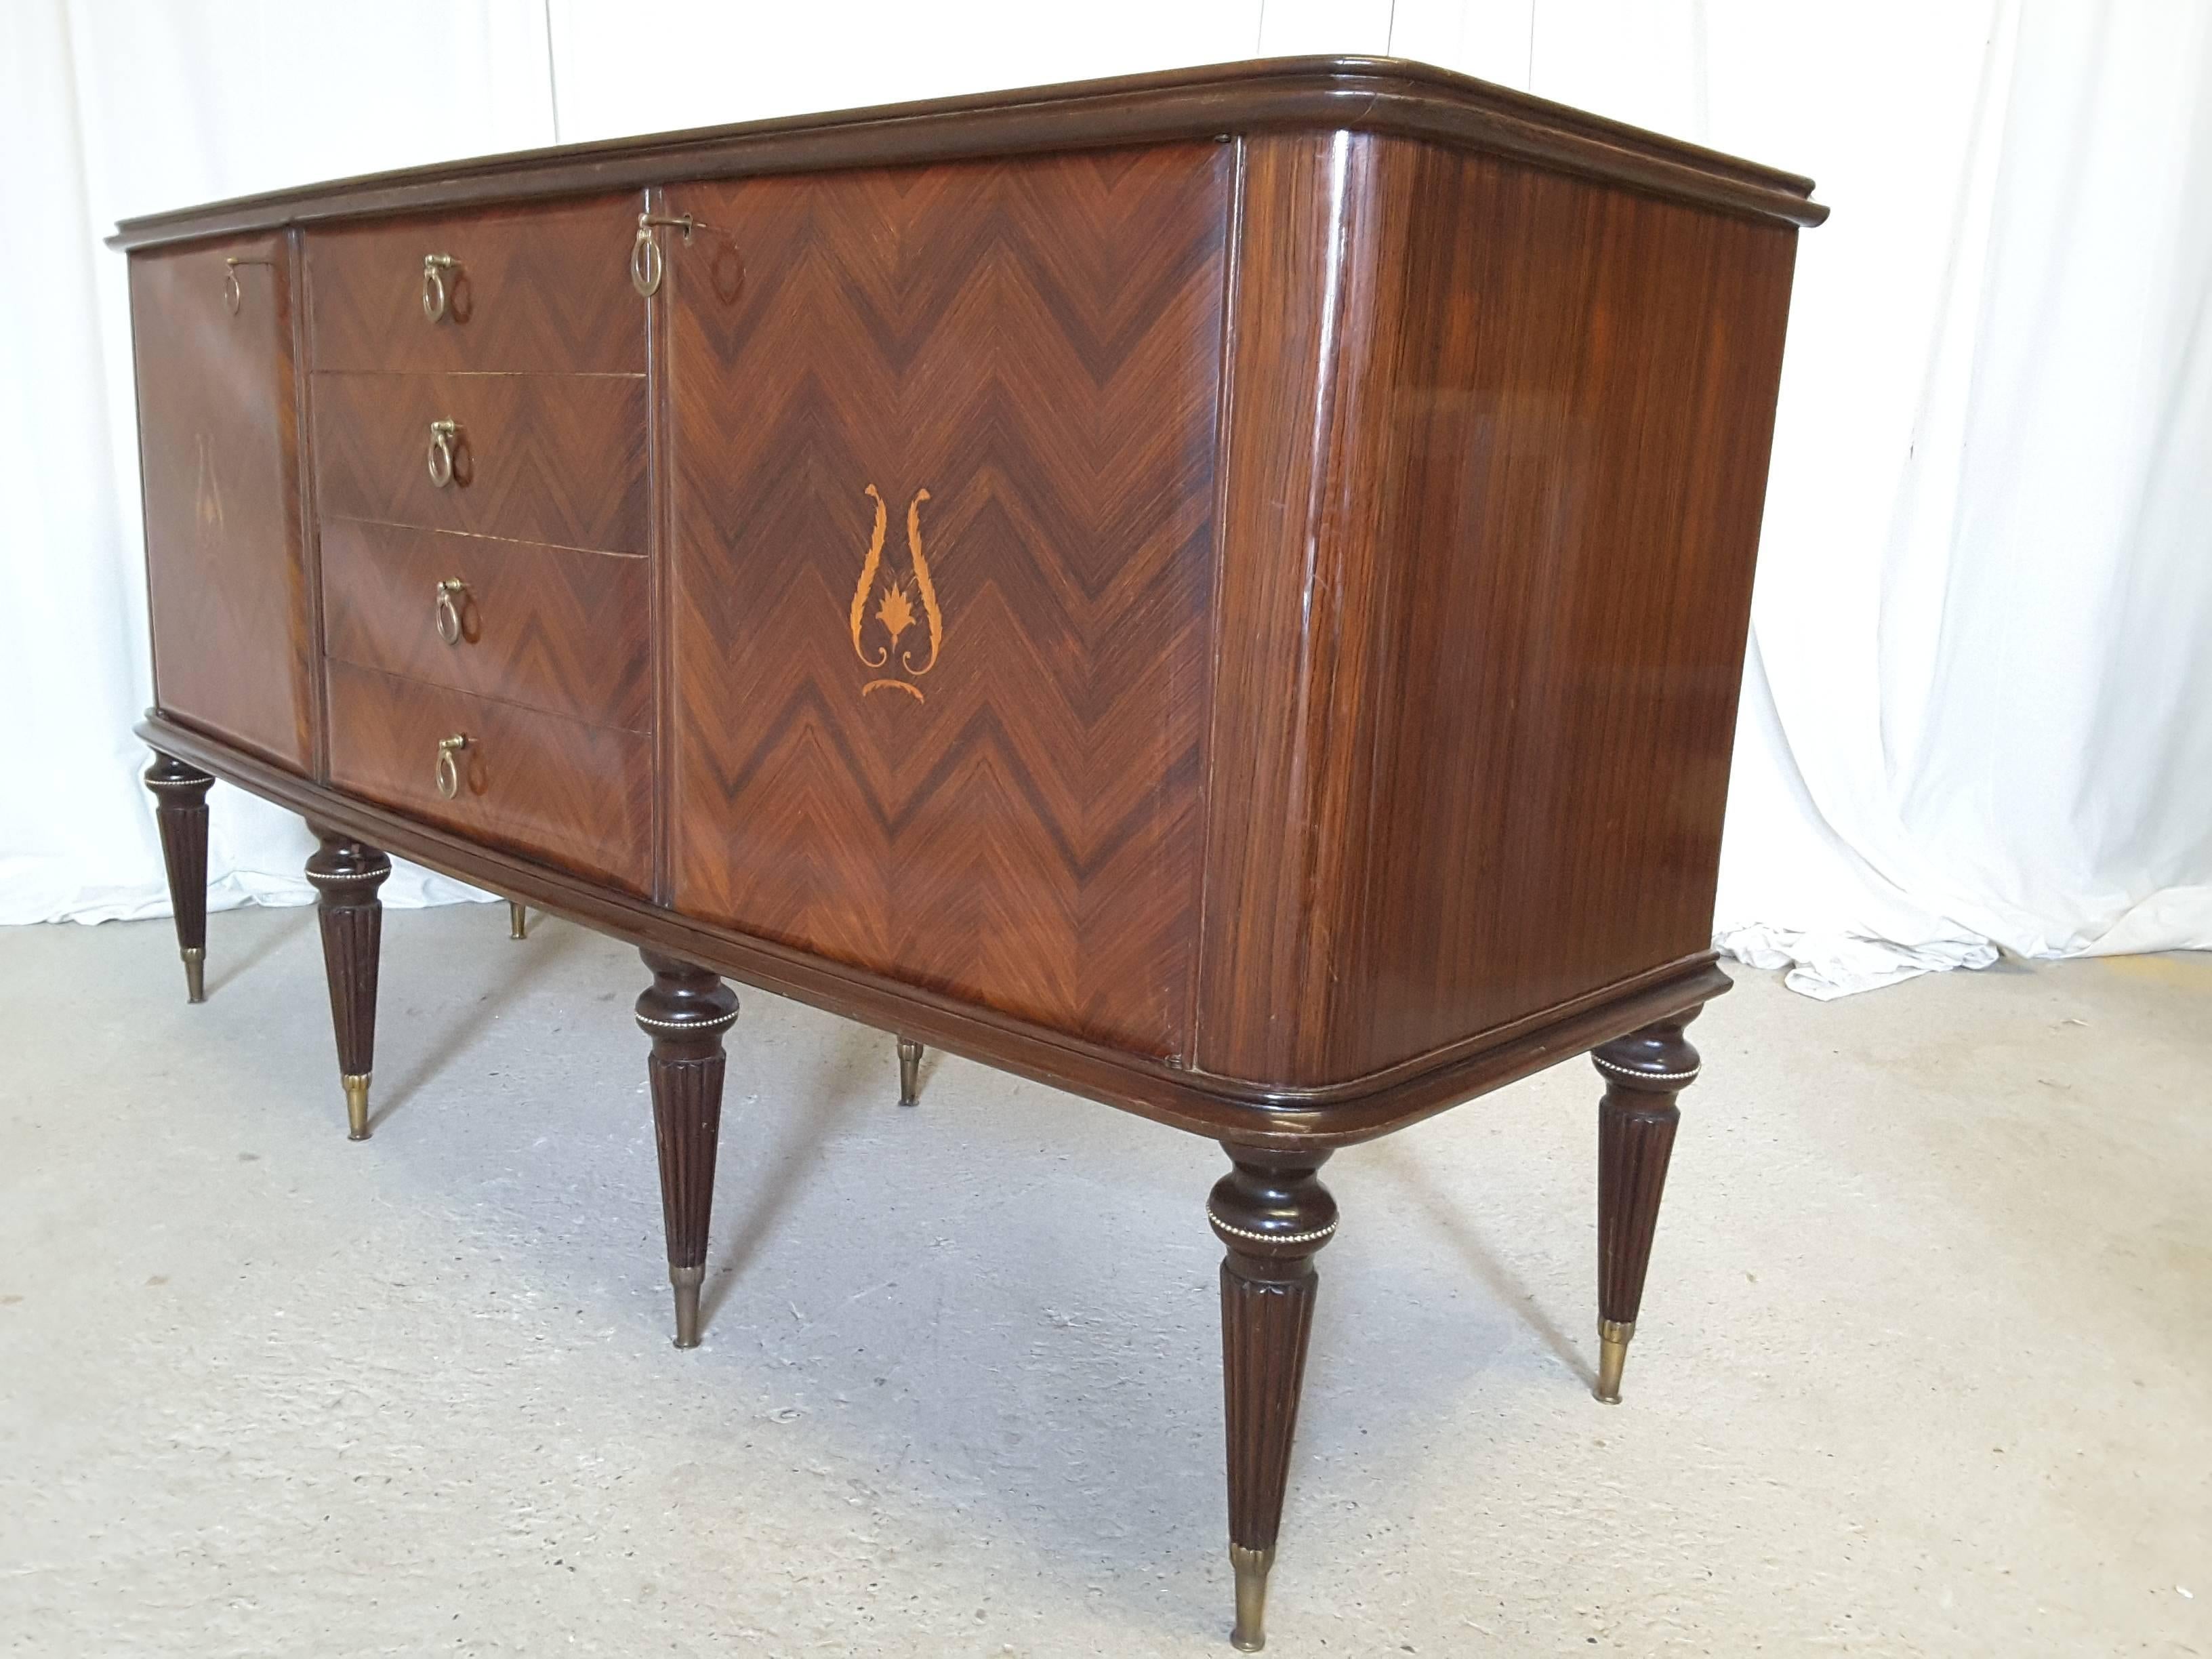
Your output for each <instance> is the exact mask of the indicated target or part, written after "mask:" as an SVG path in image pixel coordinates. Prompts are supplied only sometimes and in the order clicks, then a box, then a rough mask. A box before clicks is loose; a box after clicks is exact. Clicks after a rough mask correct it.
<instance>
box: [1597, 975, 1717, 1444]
mask: <svg viewBox="0 0 2212 1659" xmlns="http://www.w3.org/2000/svg"><path fill="white" fill-rule="evenodd" d="M1698 1014H1699V1010H1697V1009H1695V1008H1692V1010H1691V1011H1690V1012H1688V1013H1686V1014H1685V1015H1683V1016H1682V1017H1681V1018H1679V1019H1668V1020H1662V1021H1660V1022H1659V1023H1658V1024H1656V1025H1647V1026H1645V1027H1644V1029H1643V1030H1640V1031H1638V1032H1636V1033H1635V1034H1633V1035H1632V1036H1625V1037H1619V1038H1616V1039H1615V1040H1614V1041H1613V1042H1608V1043H1606V1044H1604V1045H1603V1046H1602V1047H1601V1048H1598V1049H1597V1050H1596V1051H1595V1052H1594V1053H1593V1054H1591V1055H1590V1060H1591V1061H1592V1063H1593V1064H1595V1066H1597V1069H1598V1075H1599V1076H1601V1077H1602V1078H1603V1079H1605V1097H1604V1099H1603V1100H1601V1102H1600V1103H1599V1104H1598V1129H1597V1306H1598V1370H1597V1387H1596V1389H1595V1390H1594V1392H1595V1394H1596V1395H1597V1397H1598V1398H1599V1399H1600V1400H1602V1401H1605V1402H1606V1403H1607V1405H1609V1406H1617V1405H1619V1404H1620V1372H1621V1367H1622V1366H1623V1365H1624V1364H1626V1363H1627V1359H1628V1340H1629V1338H1630V1337H1632V1336H1633V1335H1635V1334H1636V1316H1637V1312H1638V1309H1639V1308H1640V1307H1641V1305H1642V1304H1643V1301H1644V1269H1645V1268H1647V1267H1649V1266H1650V1262H1651V1237H1652V1234H1653V1233H1654V1232H1655V1231H1656V1230H1657V1228H1658V1225H1659V1200H1660V1196H1661V1194H1662V1193H1663V1192H1664V1191H1665V1189H1666V1186H1667V1160H1668V1156H1669V1155H1670V1154H1671V1153H1672V1152H1673V1151H1674V1126H1675V1124H1676V1123H1677V1122H1678V1121H1680V1116H1681V1114H1680V1110H1679V1109H1677V1108H1676V1106H1675V1104H1674V1097H1675V1095H1676V1094H1677V1093H1678V1092H1680V1091H1681V1090H1683V1089H1685V1088H1686V1087H1688V1086H1689V1085H1690V1084H1692V1082H1694V1081H1695V1080H1696V1079H1697V1075H1698V1051H1697V1050H1696V1049H1695V1048H1692V1047H1691V1046H1690V1043H1689V1040H1688V1039H1687V1038H1686V1037H1685V1036H1683V1035H1682V1028H1683V1027H1684V1026H1685V1025H1687V1024H1689V1023H1690V1022H1691V1021H1692V1020H1693V1019H1695V1018H1697V1017H1698Z"/></svg>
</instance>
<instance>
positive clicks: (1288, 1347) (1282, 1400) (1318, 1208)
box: [1206, 1146, 1336, 1653]
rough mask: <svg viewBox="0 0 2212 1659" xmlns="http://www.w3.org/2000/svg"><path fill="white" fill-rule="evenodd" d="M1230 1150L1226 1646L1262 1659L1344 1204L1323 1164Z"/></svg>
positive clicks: (1224, 1227) (1225, 1200) (1210, 1214)
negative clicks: (1332, 1240)
mask: <svg viewBox="0 0 2212 1659" xmlns="http://www.w3.org/2000/svg"><path fill="white" fill-rule="evenodd" d="M1227 1150H1228V1152H1229V1157H1230V1159H1231V1163H1232V1164H1234V1166H1235V1167H1234V1168H1232V1169H1231V1170H1230V1172H1229V1173H1228V1174H1227V1175H1225V1176H1223V1177H1222V1178H1221V1180H1220V1181H1219V1182H1218V1183H1216V1185H1215V1187H1214V1188H1213V1192H1212V1195H1211V1196H1209V1197H1208V1198H1207V1200H1206V1219H1207V1220H1209V1221H1211V1222H1212V1224H1213V1231H1214V1234H1215V1236H1216V1237H1218V1238H1219V1239H1220V1240H1221V1242H1222V1243H1223V1244H1224V1245H1225V1246H1226V1247H1227V1249H1228V1255H1225V1256H1224V1257H1223V1258H1222V1262H1221V1381H1222V1393H1223V1397H1224V1403H1225V1406H1226V1407H1227V1411H1228V1441H1229V1559H1230V1563H1231V1566H1233V1567H1234V1569H1235V1571H1236V1574H1237V1626H1236V1628H1235V1630H1234V1631H1232V1632H1231V1635H1230V1638H1229V1639H1230V1640H1231V1641H1232V1642H1234V1643H1235V1644H1237V1647H1239V1648H1240V1649H1242V1650H1243V1651H1245V1652H1246V1653H1254V1652H1257V1651H1258V1650H1260V1649H1261V1647H1264V1646H1265V1645H1266V1644H1267V1626H1266V1620H1267V1571H1268V1569H1269V1568H1270V1567H1272V1566H1273V1565H1274V1561H1275V1531H1276V1528H1277V1527H1278V1526H1279V1525H1280V1523H1281V1522H1282V1518H1283V1489H1284V1486H1285V1483H1286V1481H1287V1480H1288V1479H1289V1476H1290V1467H1291V1437H1292V1436H1293V1434H1294V1433H1295V1432H1296V1431H1297V1420H1298V1391H1299V1389H1300V1387H1301V1386H1302V1385H1303V1384H1304V1381H1305V1365H1306V1338H1307V1335H1308V1334H1309V1333H1310V1331H1311V1330H1312V1328H1313V1298H1314V1288H1315V1286H1316V1285H1317V1284H1318V1283H1319V1282H1320V1281H1319V1279H1318V1277H1317V1276H1316V1274H1315V1273H1314V1267H1313V1258H1314V1255H1315V1253H1316V1251H1318V1250H1319V1249H1321V1248H1322V1245H1324V1244H1326V1243H1328V1241H1329V1237H1330V1235H1331V1234H1333V1233H1334V1232H1335V1231H1336V1200H1334V1198H1332V1197H1330V1196H1329V1192H1328V1188H1326V1187H1324V1186H1322V1184H1321V1182H1319V1181H1318V1180H1316V1178H1315V1174H1314V1172H1315V1171H1316V1170H1318V1169H1320V1167H1321V1165H1322V1160H1323V1159H1325V1158H1328V1153H1327V1152H1266V1151H1262V1150H1261V1149H1260V1148H1257V1147H1252V1146H1228V1148H1227Z"/></svg>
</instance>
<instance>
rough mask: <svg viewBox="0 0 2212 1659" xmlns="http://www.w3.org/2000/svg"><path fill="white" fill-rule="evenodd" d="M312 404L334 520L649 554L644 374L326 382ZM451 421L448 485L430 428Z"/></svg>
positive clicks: (373, 377) (359, 377)
mask: <svg viewBox="0 0 2212 1659" xmlns="http://www.w3.org/2000/svg"><path fill="white" fill-rule="evenodd" d="M313 398H314V428H315V445H314V458H315V503H316V507H317V509H318V511H319V513H322V514H323V515H325V516H327V517H337V518H345V519H368V520H375V521H377V522H379V523H383V524H404V525H416V526H421V527H422V528H423V529H426V530H459V531H465V532H468V533H470V534H471V535H478V536H505V537H508V538H512V539H513V540H516V541H528V542H552V543H555V544H558V545H560V546H562V547H584V548H592V549H596V550H600V551H603V552H609V553H642V552H644V551H645V550H646V506H647V486H646V419H645V381H644V380H643V379H642V378H633V377H631V376H628V375H569V374H318V375H316V376H315V377H314V386H313ZM444 422H451V423H452V428H453V431H452V435H451V436H450V438H449V439H448V440H447V447H448V448H449V449H450V452H451V453H452V457H453V468H452V477H451V479H450V481H449V482H447V483H444V484H442V485H441V484H440V483H436V482H435V481H434V478H433V475H432V472H431V467H430V463H431V459H432V449H433V447H434V440H435V433H434V430H433V428H435V427H438V426H440V425H441V423H444Z"/></svg>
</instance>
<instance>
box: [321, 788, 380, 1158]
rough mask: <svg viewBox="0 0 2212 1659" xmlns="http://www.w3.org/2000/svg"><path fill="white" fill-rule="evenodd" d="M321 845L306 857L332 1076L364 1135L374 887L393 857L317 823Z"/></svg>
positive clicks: (372, 1031)
mask: <svg viewBox="0 0 2212 1659" xmlns="http://www.w3.org/2000/svg"><path fill="white" fill-rule="evenodd" d="M315 834H316V835H317V836H318V837H319V838H320V840H321V842H322V846H321V847H320V848H318V849H317V850H316V851H315V852H314V853H313V854H310V855H309V856H308V859H307V879H308V880H309V881H310V882H311V883H313V884H314V889H315V908H316V913H317V919H318V920H319V921H320V922H321V923H322V929H323V968H324V971H325V973H326V974H327V975H328V976H329V979H330V982H331V1026H332V1027H333V1028H334V1029H335V1030H336V1031H337V1040H338V1081H339V1083H340V1084H341V1085H343V1087H344V1089H345V1102H346V1136H347V1139H351V1140H366V1139H368V1079H369V1075H370V1073H372V1072H374V1070H375V1068H376V960H377V955H378V952H379V951H380V949H381V947H382V945H383V943H384V901H383V900H381V899H380V898H379V897H378V896H376V890H377V889H378V888H380V887H381V886H383V885H384V879H385V878H386V876H389V875H390V874H391V873H392V860H390V859H388V858H386V857H385V855H384V854H382V853H380V852H379V851H378V850H377V849H376V848H374V847H369V846H365V845H364V844H363V843H362V842H357V841H356V840H354V839H353V838H352V837H351V836H341V835H335V834H333V833H331V831H329V830H326V829H317V830H316V831H315Z"/></svg>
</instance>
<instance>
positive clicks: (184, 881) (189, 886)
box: [146, 750, 215, 1002]
mask: <svg viewBox="0 0 2212 1659" xmlns="http://www.w3.org/2000/svg"><path fill="white" fill-rule="evenodd" d="M214 781H215V780H214V779H213V778H211V777H210V776H209V775H207V774H206V773H204V772H203V771H201V770H200V769H199V768H197V766H187V765H186V764H185V763H184V762H182V761H180V760H179V759H177V758H176V757H174V756H173V755H164V754H162V753H161V752H160V751H158V750H156V751H155V756H154V763H153V764H152V765H151V766H149V767H148V768H147V769H146V787H148V788H149V789H150V790H152V791H153V792H154V822H155V823H156V824H157V825H159V826H160V828H161V863H162V866H163V867H164V868H165V869H166V870H167V872H168V876H169V908H170V910H171V912H172V913H173V915H175V916H176V919H177V954H178V955H179V957H183V958H184V963H185V1000H186V1001H187V1002H204V1001H206V1000H207V860H208V809H207V793H208V786H209V785H210V784H211V783H213V782H214Z"/></svg>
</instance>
